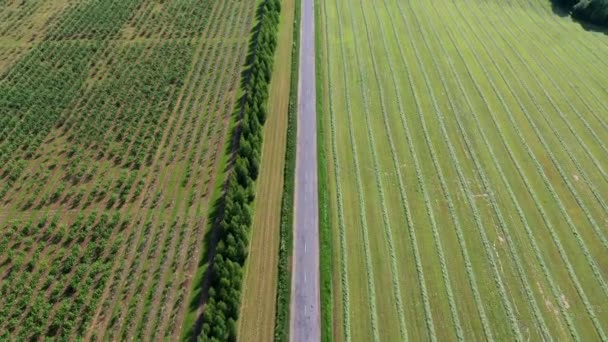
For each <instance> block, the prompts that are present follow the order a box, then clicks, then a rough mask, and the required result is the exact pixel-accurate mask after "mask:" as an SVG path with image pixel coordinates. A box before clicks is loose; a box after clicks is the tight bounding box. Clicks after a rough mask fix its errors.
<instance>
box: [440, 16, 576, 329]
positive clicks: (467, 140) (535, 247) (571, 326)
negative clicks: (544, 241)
mask: <svg viewBox="0 0 608 342" xmlns="http://www.w3.org/2000/svg"><path fill="white" fill-rule="evenodd" d="M433 7H434V6H433ZM434 9H435V11H437V9H436V8H435V7H434ZM433 32H435V31H433ZM435 36H436V37H437V40H438V41H440V39H439V37H438V35H437V33H436V32H435ZM450 40H451V43H452V44H453V46H454V47H456V50H457V54H458V55H459V57H460V58H461V60H462V61H465V58H464V57H463V56H462V54H461V52H460V49H459V48H458V46H457V45H455V42H454V40H453V39H452V37H451V35H450ZM440 45H441V46H442V49H443V51H444V53H447V51H446V49H445V46H444V45H442V44H440ZM447 61H448V64H449V68H450V70H451V72H452V75H453V76H454V79H455V80H456V81H457V83H458V89H459V90H460V92H461V93H462V95H463V97H464V99H465V101H466V103H467V106H468V108H469V109H470V110H471V113H472V114H473V117H474V120H475V123H476V126H477V132H479V133H480V135H481V137H482V139H483V141H484V144H485V146H487V147H488V151H489V153H490V156H491V158H492V162H493V164H494V165H495V167H496V170H497V171H498V173H499V175H500V177H501V180H502V182H503V184H504V185H505V188H506V189H507V192H508V193H509V197H510V199H511V201H512V203H513V204H514V205H515V207H516V210H517V213H518V216H519V218H520V220H521V222H522V223H523V226H524V228H525V231H526V234H527V236H528V239H529V241H530V243H531V244H532V249H533V251H534V253H535V256H536V258H537V260H538V262H539V264H540V265H541V268H542V270H543V275H544V276H545V278H546V279H547V281H548V282H549V284H550V287H551V290H552V293H553V295H554V297H555V298H556V299H558V298H559V296H560V293H561V291H560V290H559V288H558V286H557V285H556V283H555V280H554V279H553V277H552V275H551V273H550V271H549V268H548V267H547V264H546V262H545V260H544V258H543V257H542V253H541V251H540V248H539V246H538V244H537V242H536V237H535V235H534V234H533V232H532V229H531V228H530V226H529V224H528V221H527V219H526V216H525V214H524V211H523V209H522V208H521V205H520V204H519V202H518V200H517V197H516V196H515V193H514V192H513V190H512V189H511V187H510V185H509V181H508V179H507V177H506V175H505V173H504V171H503V170H502V167H501V166H500V163H499V162H498V158H497V157H496V154H495V153H494V150H493V148H492V147H491V146H492V145H491V144H490V141H489V139H488V138H487V136H486V134H485V130H483V129H482V126H481V123H480V121H479V118H478V116H477V114H476V112H475V110H474V109H473V108H474V107H473V104H472V102H471V99H470V98H469V96H468V94H467V92H466V91H465V90H464V86H463V83H462V80H461V78H460V75H459V74H458V72H456V67H455V66H454V64H453V61H452V59H451V58H450V57H449V58H447ZM465 66H466V67H467V73H468V76H469V77H470V78H471V80H474V78H473V77H472V75H471V74H470V70H469V69H468V65H466V64H465ZM475 87H476V89H477V91H478V92H479V93H481V91H480V89H479V88H478V85H477V84H476V82H475ZM449 94H450V93H449V92H448V96H449V99H450V98H451V96H450V95H449ZM483 102H484V104H485V106H486V108H487V109H488V111H491V109H490V107H489V105H488V104H487V103H486V102H485V99H483ZM460 116H461V113H460V111H455V112H454V117H455V119H456V122H457V125H458V128H459V131H460V133H461V135H462V137H463V138H464V141H465V143H466V144H467V148H468V150H469V151H472V145H471V141H470V138H469V136H468V134H467V132H466V130H465V128H464V125H463V123H462V121H461V119H460ZM471 153H472V152H471ZM472 155H473V161H474V163H475V165H476V169H477V170H478V172H480V175H482V177H484V178H485V177H487V176H486V175H485V172H484V171H483V167H482V166H481V165H480V164H479V161H478V160H477V158H476V157H475V154H474V153H472ZM516 167H519V165H518V164H517V165H516ZM518 172H519V174H520V175H523V172H522V170H521V169H519V168H518ZM510 243H511V242H510ZM558 303H559V304H560V305H559V306H560V312H561V314H562V315H563V316H564V319H565V320H566V323H567V325H568V328H569V330H570V334H571V336H572V338H573V339H574V340H576V341H580V337H579V336H578V333H577V332H576V330H575V328H574V323H573V322H572V318H571V317H570V314H569V312H568V311H567V310H566V309H567V308H565V307H564V306H563V305H561V304H562V303H561V301H559V300H558Z"/></svg>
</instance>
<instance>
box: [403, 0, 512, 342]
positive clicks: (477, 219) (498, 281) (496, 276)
mask: <svg viewBox="0 0 608 342" xmlns="http://www.w3.org/2000/svg"><path fill="white" fill-rule="evenodd" d="M399 11H400V13H401V15H402V17H403V20H404V22H406V23H407V22H408V21H407V20H406V19H405V16H404V14H403V11H402V8H401V6H400V5H399ZM406 27H407V28H408V35H409V36H412V32H411V30H410V29H409V26H408V25H406ZM410 43H411V45H412V48H413V50H414V52H415V55H416V59H417V61H418V65H419V67H420V69H421V71H422V74H423V76H424V79H425V83H426V85H427V90H428V92H429V96H430V98H431V100H432V103H433V107H434V110H435V111H436V112H437V111H439V107H438V105H437V103H436V100H435V97H434V94H433V91H432V87H431V85H430V79H429V76H428V74H427V73H426V70H425V67H424V63H423V62H422V59H421V57H420V53H419V51H418V48H417V46H416V45H415V44H414V42H413V41H410ZM419 115H420V114H419ZM420 120H421V122H422V126H423V132H424V136H425V140H426V143H427V145H428V146H429V148H430V149H431V160H432V161H433V164H434V165H435V167H436V169H437V170H438V175H439V176H440V180H441V178H443V176H442V173H441V172H440V166H439V163H438V161H437V159H436V157H435V155H434V153H432V145H431V142H430V138H429V134H428V129H427V127H426V123H425V120H424V117H423V115H420ZM444 182H445V180H444V181H443V182H442V183H444ZM473 218H474V219H475V222H476V225H477V228H478V231H479V233H480V237H481V239H482V244H483V247H484V250H485V252H486V256H487V258H488V261H489V262H490V265H491V266H492V271H493V279H494V282H495V283H496V286H497V287H498V290H499V292H500V294H501V301H502V304H503V306H504V307H505V310H506V312H507V317H508V318H509V322H510V326H511V330H512V332H513V333H514V335H515V336H514V337H515V339H516V340H518V341H523V335H522V333H521V331H520V328H519V325H518V324H517V319H516V317H515V313H514V310H513V305H512V304H511V302H510V301H509V298H510V297H509V296H508V295H507V291H506V287H505V285H504V283H503V280H502V278H501V276H500V272H499V270H498V266H497V264H496V260H495V257H494V254H493V252H492V250H491V248H490V243H489V239H488V237H487V234H486V232H485V230H484V228H483V224H482V222H481V217H480V215H479V213H478V212H477V211H476V210H474V213H473Z"/></svg>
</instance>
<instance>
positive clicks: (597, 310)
mask: <svg viewBox="0 0 608 342" xmlns="http://www.w3.org/2000/svg"><path fill="white" fill-rule="evenodd" d="M318 5H319V6H318V13H317V15H318V18H317V19H318V20H319V22H320V25H319V32H318V33H319V37H318V40H319V45H320V48H319V53H320V56H319V57H320V58H319V61H318V68H319V70H320V71H321V72H322V75H321V77H320V79H321V83H322V84H321V87H318V89H317V90H319V91H322V93H321V94H320V96H319V99H320V100H321V106H322V108H321V110H319V111H318V113H319V115H320V116H321V118H320V119H321V120H323V123H322V125H320V131H319V134H322V135H323V137H322V138H321V139H322V140H321V144H320V145H321V146H320V148H321V153H320V160H321V161H322V160H323V158H322V156H323V152H324V153H326V154H327V156H326V158H325V161H326V163H327V165H323V164H322V163H321V164H320V167H321V168H322V170H320V181H323V177H322V175H323V174H324V173H325V174H326V175H327V180H325V182H324V183H323V184H321V186H320V200H321V203H320V207H326V208H329V209H330V210H331V212H330V217H329V224H328V226H329V227H330V230H329V231H330V234H331V236H330V238H328V239H324V240H325V241H327V240H329V241H331V243H332V244H333V251H332V252H331V260H332V264H331V272H332V276H333V279H334V280H333V282H331V284H332V286H333V287H332V289H331V294H332V296H333V303H332V305H333V316H332V317H329V318H323V324H324V339H326V340H330V339H332V338H333V339H334V340H344V341H351V340H353V341H388V340H412V341H420V340H433V341H434V340H441V341H443V340H445V341H453V340H457V341H468V340H516V341H524V340H528V339H529V340H574V341H586V340H605V339H606V338H607V335H606V331H607V329H608V319H607V317H606V315H604V314H602V313H603V312H604V311H605V310H607V309H608V306H607V304H606V303H608V301H607V299H608V287H607V281H608V267H607V265H606V263H605V262H604V259H605V258H604V256H605V253H606V252H608V235H607V234H606V230H605V229H604V228H603V227H604V226H605V222H606V219H607V218H608V206H607V205H606V203H608V202H607V201H606V200H607V199H608V197H606V194H607V193H608V174H607V173H606V171H605V165H604V163H603V162H602V161H603V160H605V159H606V158H607V157H608V148H607V145H606V144H605V141H606V138H608V130H606V128H607V127H608V125H607V124H608V122H607V120H606V118H605V117H604V116H603V115H602V114H601V113H605V112H606V110H608V107H607V102H606V101H605V99H606V98H607V96H608V91H607V89H606V87H605V86H604V85H605V84H607V82H608V75H606V74H605V73H603V72H602V70H604V69H605V68H606V67H607V66H608V64H607V63H606V60H605V58H602V56H604V54H605V53H608V45H606V44H605V42H603V41H602V40H603V39H604V38H605V37H604V36H603V35H598V34H592V33H590V32H587V31H585V30H584V29H582V28H581V27H580V25H578V24H576V23H573V22H572V21H571V20H567V19H564V18H560V17H558V16H556V15H555V14H554V13H553V10H552V8H551V5H550V4H549V3H547V2H546V1H544V0H533V1H523V0H514V1H507V2H505V1H497V0H496V1H495V0H489V1H464V2H462V1H447V0H441V1H432V2H403V1H397V0H380V1H376V2H366V1H357V0H332V1H327V2H319V3H318ZM323 189H328V190H327V191H328V201H329V203H328V204H323V196H324V195H325V191H324V190H323ZM321 217H322V219H323V215H321ZM323 227H324V225H323V222H321V229H323ZM321 238H322V239H323V236H321ZM328 259H329V258H326V260H328ZM323 270H324V269H323V268H322V276H323V274H324V272H323ZM322 284H323V285H324V284H325V282H322ZM327 292H329V291H327ZM322 303H323V305H325V306H327V303H326V302H325V301H323V302H322ZM326 319H327V321H326ZM332 329H333V331H332ZM328 335H330V336H328Z"/></svg>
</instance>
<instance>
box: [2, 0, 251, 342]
mask: <svg viewBox="0 0 608 342" xmlns="http://www.w3.org/2000/svg"><path fill="white" fill-rule="evenodd" d="M255 7H256V5H255V3H251V2H245V1H235V2H213V1H208V0H204V1H200V0H126V1H123V0H120V1H118V0H85V1H67V0H54V1H51V0H35V1H0V23H1V24H0V108H2V109H1V110H0V232H1V233H2V234H1V236H2V237H1V238H0V294H1V298H0V308H1V309H0V339H2V340H6V339H9V337H10V339H14V340H35V339H45V338H50V339H60V340H68V339H70V340H87V341H90V340H160V339H168V340H176V339H178V338H179V336H180V333H181V330H182V329H181V328H182V324H183V322H184V317H185V313H186V312H187V311H188V309H189V308H188V304H189V303H188V301H187V296H188V295H189V293H190V290H191V288H192V285H194V284H195V283H194V281H193V279H192V275H193V274H194V273H195V272H196V270H197V269H198V266H199V265H198V261H199V260H198V257H199V256H200V255H201V250H202V249H203V239H204V236H205V229H206V227H207V222H206V220H207V217H208V214H209V211H210V207H211V203H210V202H211V200H212V198H211V196H212V193H213V190H214V187H215V186H216V184H217V183H218V182H219V181H218V179H220V180H223V178H224V177H223V165H222V161H223V160H224V159H225V156H224V154H225V153H224V152H225V150H226V149H225V146H226V145H227V142H228V141H230V140H231V134H230V130H229V126H230V124H231V122H232V121H233V120H231V119H232V117H231V115H232V111H233V109H234V104H235V103H236V102H237V99H236V97H237V90H238V88H239V85H240V75H241V72H242V70H243V66H244V64H245V59H246V53H247V44H248V39H247V37H248V33H249V32H250V31H251V29H252V26H253V21H254V18H255Z"/></svg>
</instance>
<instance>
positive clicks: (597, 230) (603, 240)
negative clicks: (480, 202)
mask: <svg viewBox="0 0 608 342" xmlns="http://www.w3.org/2000/svg"><path fill="white" fill-rule="evenodd" d="M516 56H517V57H518V59H519V60H520V61H521V62H522V63H521V64H523V65H525V66H526V68H527V70H528V72H529V74H530V75H532V76H533V78H534V79H535V81H536V82H537V84H538V85H539V87H541V89H542V90H543V92H544V94H545V96H546V97H548V99H549V101H550V103H551V104H552V106H553V107H554V109H555V110H556V111H557V112H558V113H559V114H560V116H561V117H562V119H563V120H564V122H565V123H566V125H567V126H568V127H569V128H570V131H571V133H572V135H574V136H575V137H577V140H579V142H580V143H581V145H582V146H583V149H584V150H585V152H587V151H588V148H587V146H586V145H584V142H582V141H580V138H578V135H577V134H576V132H575V131H574V130H572V127H571V125H570V123H569V122H568V121H567V119H565V117H564V114H563V113H562V112H561V110H560V109H559V108H558V107H557V106H556V104H555V103H554V102H553V100H552V99H551V97H550V95H549V94H548V93H547V92H546V91H545V90H544V88H542V84H541V83H540V81H539V80H538V78H537V77H536V75H535V74H534V73H533V72H532V70H530V69H529V67H528V66H527V64H526V62H525V60H523V58H522V57H521V56H520V55H519V53H517V52H516ZM507 64H508V65H509V68H510V69H511V72H513V73H514V74H515V69H514V67H513V65H512V63H511V62H510V60H509V59H507ZM547 76H549V75H547ZM549 77H550V76H549ZM522 85H523V87H524V88H525V89H526V92H527V93H528V95H529V96H530V98H532V99H533V101H532V102H533V104H534V105H535V107H536V109H537V110H538V112H539V113H541V115H542V117H543V118H544V120H545V121H546V122H547V125H548V126H549V128H550V129H551V131H552V132H553V133H554V134H555V136H556V138H557V139H558V141H559V142H560V143H561V144H562V147H563V148H564V150H565V151H566V152H567V154H568V156H569V157H570V159H571V160H572V162H573V163H574V164H575V166H576V168H577V170H578V172H579V173H580V174H581V175H582V176H583V179H584V180H585V181H586V182H587V185H588V186H589V187H590V189H591V191H592V192H593V194H594V195H595V197H596V199H597V200H598V201H599V202H600V204H601V205H602V207H603V208H604V209H606V205H605V203H604V201H603V200H602V198H601V196H600V195H599V193H597V190H595V187H593V184H592V183H591V182H589V181H588V178H587V176H586V172H585V171H584V169H583V168H582V167H581V165H580V164H579V163H578V161H577V160H576V158H575V157H574V155H573V154H572V152H571V150H570V149H569V148H568V145H567V144H566V143H565V141H564V140H563V138H562V137H561V135H560V134H559V132H558V131H557V130H556V129H555V127H554V126H553V125H552V124H551V120H549V119H548V116H547V115H546V113H545V111H544V109H543V108H542V106H540V105H538V100H537V99H536V96H535V95H534V94H533V93H532V92H531V91H530V89H529V88H528V86H527V85H526V83H525V82H523V83H522ZM562 95H563V96H565V94H563V93H562ZM570 106H572V105H570ZM573 109H574V107H573ZM579 115H580V113H579ZM527 119H528V122H529V123H530V125H531V126H532V127H533V129H534V131H535V132H536V135H537V136H538V137H539V140H540V141H541V143H542V145H543V147H544V148H545V150H546V151H547V153H548V155H549V157H550V158H551V160H552V162H553V164H554V165H555V167H556V168H557V170H558V172H559V173H560V175H561V177H562V179H563V180H564V182H565V183H566V186H567V187H568V190H570V192H571V193H572V196H573V197H574V199H575V201H576V202H577V204H578V205H579V207H580V208H581V209H582V210H583V212H584V214H585V216H586V217H587V220H589V223H591V227H592V228H593V230H594V232H595V233H596V235H597V237H598V239H599V240H600V241H601V243H602V245H603V246H604V248H605V249H608V241H606V237H605V236H604V234H603V233H602V230H601V228H600V227H599V225H598V223H597V222H596V220H595V219H594V218H593V216H592V215H591V213H590V211H589V209H588V208H587V206H586V205H585V203H584V202H583V201H582V200H581V199H580V197H579V194H578V192H577V191H576V188H575V187H574V186H573V185H572V183H571V182H570V177H568V176H567V173H566V172H565V171H564V170H563V168H562V167H561V164H560V163H559V161H558V160H557V159H555V157H554V156H553V153H552V152H551V150H552V149H551V147H550V146H549V145H548V144H547V142H546V141H545V140H544V138H543V137H542V133H541V132H540V130H539V129H538V127H537V126H536V124H535V123H534V122H533V121H532V118H531V117H529V116H527ZM588 153H590V152H588ZM590 157H592V156H591V155H590Z"/></svg>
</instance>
